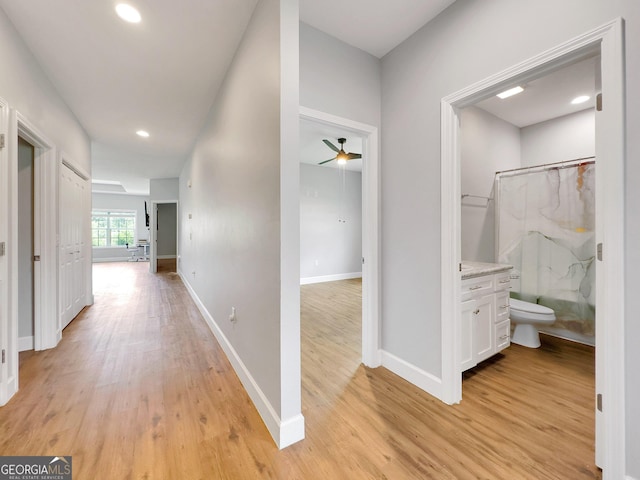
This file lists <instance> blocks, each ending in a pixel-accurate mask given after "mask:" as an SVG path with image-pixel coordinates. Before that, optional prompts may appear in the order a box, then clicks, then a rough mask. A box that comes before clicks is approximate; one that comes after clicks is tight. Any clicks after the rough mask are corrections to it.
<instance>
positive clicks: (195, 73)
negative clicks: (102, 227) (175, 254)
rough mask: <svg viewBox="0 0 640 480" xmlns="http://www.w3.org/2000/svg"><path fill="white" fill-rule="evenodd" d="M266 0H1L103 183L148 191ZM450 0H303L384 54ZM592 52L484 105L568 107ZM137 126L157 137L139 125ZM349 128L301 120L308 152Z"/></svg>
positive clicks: (193, 128) (181, 148) (509, 116)
mask: <svg viewBox="0 0 640 480" xmlns="http://www.w3.org/2000/svg"><path fill="white" fill-rule="evenodd" d="M256 1H257V0H216V1H212V0H182V1H181V2H174V1H170V0H135V1H134V2H132V3H134V4H135V6H136V7H137V8H139V10H140V12H141V14H142V22H141V23H140V24H137V25H131V24H127V23H124V22H123V21H122V20H120V19H119V18H118V17H117V16H116V14H115V12H114V6H115V3H116V2H115V0H55V1H51V0H25V1H16V0H0V8H2V9H3V10H4V11H5V13H6V14H7V15H8V17H9V18H10V20H11V21H12V22H13V24H14V25H15V27H16V29H17V30H18V32H19V33H20V35H21V37H22V38H23V39H24V41H25V43H26V44H27V46H28V47H29V48H30V49H31V51H32V52H33V54H34V56H35V57H36V59H37V61H38V62H39V63H40V65H41V66H42V68H43V69H44V71H45V73H46V74H47V75H48V77H49V78H50V79H51V81H52V82H53V83H54V85H55V86H56V88H57V89H58V91H59V92H60V94H61V96H62V97H63V99H64V100H65V102H66V103H67V104H68V105H69V107H70V108H71V110H72V111H73V112H74V113H75V115H76V116H77V118H78V120H79V121H80V123H81V124H82V125H83V126H84V128H85V129H86V131H87V133H88V135H89V136H90V137H91V139H92V157H93V158H92V170H93V177H94V179H96V180H97V181H102V182H103V183H104V185H103V186H97V185H96V189H100V188H102V189H103V190H105V191H114V190H120V191H122V190H125V191H126V192H128V193H135V194H148V189H149V178H169V177H176V176H178V175H179V173H180V170H181V168H182V165H183V163H184V160H185V158H186V157H187V155H188V154H189V152H190V150H191V148H192V146H193V144H194V142H195V139H196V137H197V135H198V134H199V132H200V129H201V127H202V125H203V123H204V120H205V117H206V115H207V113H208V111H209V109H210V107H211V104H212V103H213V99H214V98H215V95H216V93H217V90H218V88H219V86H220V84H221V82H222V80H223V78H224V74H225V72H226V70H227V67H228V65H229V63H230V62H231V59H232V58H233V55H234V53H235V50H236V48H237V45H238V42H239V41H240V39H241V38H242V35H243V33H244V30H245V28H246V25H247V23H248V21H249V18H250V16H251V14H252V12H253V8H254V6H255V4H256ZM451 3H453V0H394V1H393V2H391V1H389V0H322V1H319V0H300V15H301V20H302V21H304V22H306V23H308V24H310V25H312V26H314V27H316V28H318V29H320V30H323V31H325V32H326V33H328V34H330V35H333V36H335V37H337V38H339V39H341V40H343V41H345V42H346V43H349V44H351V45H353V46H355V47H358V48H360V49H362V50H365V51H367V52H369V53H371V54H373V55H375V56H378V57H381V56H383V55H384V54H386V53H387V52H389V51H390V50H392V49H393V48H394V47H395V46H397V45H398V44H400V43H401V42H402V41H404V40H405V39H406V38H408V37H409V36H410V35H411V34H413V33H414V32H415V31H416V30H418V29H419V28H420V27H422V26H423V25H424V24H425V23H427V22H428V21H429V20H431V19H432V18H433V17H434V16H436V15H437V14H438V13H440V12H441V11H442V10H443V9H445V8H446V7H447V6H449V5H450V4H451ZM591 61H593V60H591ZM588 62H589V61H586V62H585V63H584V64H583V65H581V66H576V70H575V71H574V72H573V73H570V72H564V73H558V74H557V75H559V76H556V77H551V78H550V79H540V80H536V81H532V82H529V84H528V85H526V87H527V90H526V91H525V93H523V94H521V95H519V96H516V97H513V98H512V99H510V101H508V102H507V101H502V102H501V103H499V101H496V100H495V99H489V100H487V101H485V102H482V104H480V105H479V106H480V107H481V108H484V109H486V110H487V111H490V112H491V113H493V114H494V115H497V116H500V117H503V118H505V119H506V120H507V121H509V122H511V123H514V124H515V125H518V126H522V125H525V124H531V123H536V122H538V121H542V120H544V119H548V118H554V117H556V116H559V115H563V114H567V113H570V110H568V109H567V107H566V105H565V104H566V102H565V101H564V98H565V97H567V98H568V96H570V95H573V93H571V94H569V93H568V92H569V91H570V90H572V89H575V88H574V87H575V86H576V85H578V84H579V83H580V82H582V83H580V85H585V86H586V85H587V84H591V85H593V78H592V77H591V76H590V75H592V73H593V68H591V66H589V63H588ZM570 78H572V79H570ZM560 87H562V88H563V91H564V93H561V92H560V91H559V90H558V88H560ZM574 96H575V95H574ZM571 98H573V97H571ZM560 104H563V110H558V108H557V107H558V105H560ZM549 105H554V106H549ZM584 107H585V106H584V105H583V106H581V107H578V108H577V110H580V109H582V108H584ZM568 108H571V107H568ZM552 109H553V110H552ZM575 110H576V108H574V111H575ZM524 112H527V113H526V115H527V116H526V117H525V116H523V115H524ZM562 112H564V113H562ZM138 129H145V130H148V131H149V132H150V133H151V137H150V138H148V139H142V138H140V137H138V136H136V135H135V131H136V130H138ZM342 136H344V137H345V138H347V143H346V150H347V151H351V152H358V153H361V152H362V144H361V141H362V140H361V139H358V138H357V137H353V136H351V135H350V134H349V133H348V132H342V131H337V130H332V129H330V128H328V127H326V126H318V125H305V124H304V122H303V123H301V142H300V153H301V156H302V161H303V162H308V163H317V162H320V161H322V160H326V159H328V158H330V157H331V153H332V152H331V150H330V149H329V148H328V147H327V146H326V145H324V144H323V143H322V139H323V138H327V139H329V140H331V141H333V143H334V144H336V145H337V138H339V137H342ZM358 142H360V143H358ZM334 163H335V162H331V164H334ZM331 164H329V165H330V166H333V165H331ZM349 167H350V168H357V163H355V161H350V162H349ZM114 185H115V186H114ZM119 185H122V187H124V188H120V186H119Z"/></svg>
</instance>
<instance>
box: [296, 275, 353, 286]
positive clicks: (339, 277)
mask: <svg viewBox="0 0 640 480" xmlns="http://www.w3.org/2000/svg"><path fill="white" fill-rule="evenodd" d="M352 278H362V272H353V273H337V274H335V275H322V276H320V277H305V278H301V279H300V285H309V284H310V283H322V282H335V281H336V280H350V279H352Z"/></svg>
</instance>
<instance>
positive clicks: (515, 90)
mask: <svg viewBox="0 0 640 480" xmlns="http://www.w3.org/2000/svg"><path fill="white" fill-rule="evenodd" d="M522 92H524V88H522V87H520V86H517V87H513V88H510V89H509V90H505V91H504V92H502V93H499V94H498V95H496V97H498V98H500V99H501V100H504V99H505V98H509V97H512V96H514V95H517V94H519V93H522Z"/></svg>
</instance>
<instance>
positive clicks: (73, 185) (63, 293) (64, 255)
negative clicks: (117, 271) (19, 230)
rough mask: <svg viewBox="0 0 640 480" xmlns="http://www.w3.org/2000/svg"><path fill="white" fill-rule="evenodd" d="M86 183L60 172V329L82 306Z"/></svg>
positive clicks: (68, 171) (65, 169) (63, 169)
mask: <svg viewBox="0 0 640 480" xmlns="http://www.w3.org/2000/svg"><path fill="white" fill-rule="evenodd" d="M87 184H88V182H87V180H85V179H83V178H82V177H80V176H79V175H77V174H76V173H75V172H74V171H73V170H71V169H70V168H69V167H67V166H66V165H64V164H63V165H62V166H61V168H60V309H61V312H60V313H61V321H62V328H64V327H66V326H67V325H68V324H69V322H71V320H73V318H74V317H75V316H76V315H77V314H78V313H80V310H82V308H83V307H84V306H85V305H86V302H85V292H86V289H85V284H86V278H85V271H86V270H85V268H84V267H85V261H87V259H86V258H85V247H86V245H85V237H84V232H85V231H86V229H85V225H86V223H85V222H87V221H88V219H87V218H86V211H87V209H86V193H87V188H88V186H87Z"/></svg>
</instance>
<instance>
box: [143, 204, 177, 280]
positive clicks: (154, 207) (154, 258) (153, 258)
mask: <svg viewBox="0 0 640 480" xmlns="http://www.w3.org/2000/svg"><path fill="white" fill-rule="evenodd" d="M150 203H151V215H150V217H149V272H151V273H157V272H158V249H157V245H156V244H157V241H158V238H157V230H156V229H157V225H156V224H157V221H158V205H160V204H168V203H175V204H176V271H180V270H179V265H178V257H179V255H178V252H179V251H180V243H179V242H180V235H178V232H179V231H180V226H179V225H178V223H179V220H180V205H179V203H180V202H178V200H152V201H151V202H150Z"/></svg>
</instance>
